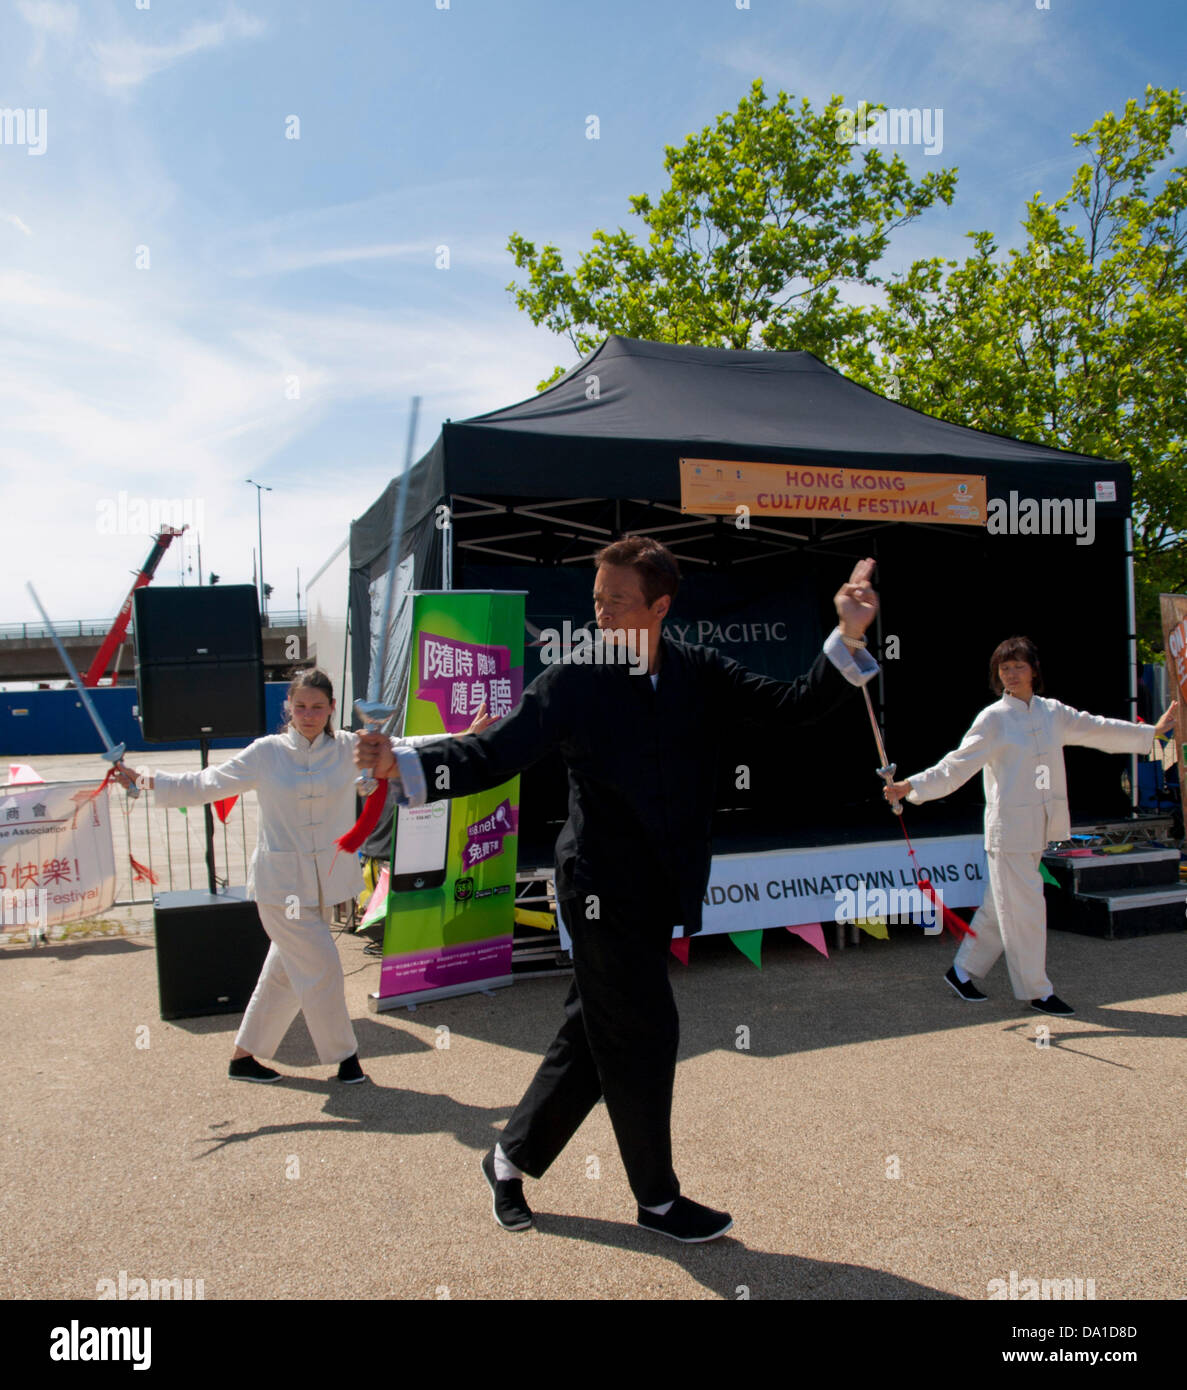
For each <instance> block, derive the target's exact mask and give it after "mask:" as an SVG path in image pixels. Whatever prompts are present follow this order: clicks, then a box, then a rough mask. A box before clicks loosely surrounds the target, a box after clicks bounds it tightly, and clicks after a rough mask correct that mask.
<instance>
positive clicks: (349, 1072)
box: [338, 1052, 367, 1086]
mask: <svg viewBox="0 0 1187 1390" xmlns="http://www.w3.org/2000/svg"><path fill="white" fill-rule="evenodd" d="M366 1079H367V1073H366V1072H365V1071H364V1070H363V1069H362V1067H360V1066H359V1054H358V1053H357V1052H353V1053H351V1055H350V1056H349V1057H347V1058H346V1060H345V1061H342V1062H339V1063H338V1080H339V1081H345V1082H346V1084H347V1085H348V1086H354V1085H356V1084H357V1083H358V1082H360V1081H366Z"/></svg>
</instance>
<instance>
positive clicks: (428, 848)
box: [391, 801, 449, 893]
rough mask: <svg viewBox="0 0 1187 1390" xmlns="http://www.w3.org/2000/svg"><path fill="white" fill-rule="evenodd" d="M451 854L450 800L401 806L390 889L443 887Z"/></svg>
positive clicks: (394, 890) (412, 889) (393, 890)
mask: <svg viewBox="0 0 1187 1390" xmlns="http://www.w3.org/2000/svg"><path fill="white" fill-rule="evenodd" d="M448 854H449V802H448V801H431V802H429V804H428V805H427V806H401V807H400V808H399V819H398V820H397V822H396V856H395V861H394V863H393V864H392V873H391V891H392V892H393V893H411V892H414V891H416V890H419V889H421V888H440V887H441V885H442V884H443V883H444V882H445V867H446V859H447V858H448Z"/></svg>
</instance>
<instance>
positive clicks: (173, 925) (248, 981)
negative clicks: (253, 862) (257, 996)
mask: <svg viewBox="0 0 1187 1390" xmlns="http://www.w3.org/2000/svg"><path fill="white" fill-rule="evenodd" d="M244 892H245V890H244V889H242V888H232V889H230V890H229V891H228V892H227V893H223V894H219V895H217V896H216V895H215V894H213V893H206V892H199V891H197V890H196V889H195V890H193V891H187V892H180V893H158V894H156V896H155V897H154V898H153V928H154V931H155V933H156V939H157V989H158V992H159V994H160V999H161V1017H162V1018H164V1019H170V1018H201V1017H204V1016H205V1015H207V1014H233V1013H242V1012H243V1010H244V1009H246V1008H247V1001H248V1000H249V999H250V998H251V992H252V990H253V989H255V985H256V980H257V979H258V978H259V974H260V970H261V968H262V967H263V964H264V957H265V956H266V955H267V954H268V946H269V944H270V943H269V941H268V935H267V933H266V932H265V931H264V928H263V927H262V926H261V925H260V916H259V913H258V912H257V911H256V905H255V903H253V902H248V901H247V900H246V898H245V897H244Z"/></svg>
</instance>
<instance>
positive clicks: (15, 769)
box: [8, 763, 45, 787]
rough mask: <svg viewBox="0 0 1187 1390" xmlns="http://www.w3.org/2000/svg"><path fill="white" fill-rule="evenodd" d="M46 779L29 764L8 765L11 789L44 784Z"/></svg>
mask: <svg viewBox="0 0 1187 1390" xmlns="http://www.w3.org/2000/svg"><path fill="white" fill-rule="evenodd" d="M44 781H45V778H44V777H42V776H41V775H40V774H39V773H37V772H34V770H33V769H32V768H31V767H30V766H29V764H28V763H9V764H8V785H9V786H10V787H16V786H21V785H24V784H27V783H32V782H44Z"/></svg>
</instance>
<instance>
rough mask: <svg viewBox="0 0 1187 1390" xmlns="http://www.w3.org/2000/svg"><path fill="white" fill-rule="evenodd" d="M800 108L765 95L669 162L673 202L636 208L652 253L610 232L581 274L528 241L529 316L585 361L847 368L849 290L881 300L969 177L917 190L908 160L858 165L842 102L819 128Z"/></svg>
mask: <svg viewBox="0 0 1187 1390" xmlns="http://www.w3.org/2000/svg"><path fill="white" fill-rule="evenodd" d="M793 102H794V98H792V97H789V96H788V95H787V94H786V93H784V92H780V93H779V94H778V96H777V97H776V98H775V100H774V101H773V102H770V103H768V101H767V98H766V95H765V92H764V89H763V84H762V82H761V81H756V82H755V83H754V84H753V86H752V87H751V89H750V93H749V95H747V96H745V97H744V98H743V99H742V101H741V102H739V104H738V109H737V110H736V111H734V112H726V113H725V114H723V115H722V116H720V117H719V118H718V120H717V122H716V124H715V125H712V126H706V127H705V128H704V129H703V130H702V131H701V132H700V133H699V134H694V135H690V136H689V137H688V139H687V140H686V141H685V142H684V144H683V146H681V147H679V148H676V147H675V146H672V145H669V146H667V147H666V149H665V152H664V168H665V170H666V171H667V173H668V175H669V177H670V183H669V186H668V187H667V188H666V189H665V190H664V192H663V193H661V194H660V196H659V197H658V199H656V200H654V201H653V200H652V198H651V197H649V196H648V195H647V194H646V193H640V194H638V195H636V196H635V197H632V198H631V199H630V207H631V211H632V212H633V213H634V214H635V215H636V216H637V217H638V218H640V219H641V221H642V223H643V225H644V227H645V228H646V236H645V238H643V239H639V238H636V237H635V236H634V235H633V234H632V233H631V232H628V231H626V230H625V229H623V228H621V227H620V228H619V229H618V230H617V231H616V232H606V231H595V232H594V233H593V246H592V247H591V249H590V250H589V251H587V252H586V253H585V255H584V256H582V257H581V259H580V260H579V261H578V263H577V265H576V267H575V268H574V269H572V270H567V269H566V268H565V265H564V262H563V260H562V257H561V253H560V251H559V250H558V249H557V248H556V247H555V246H543V247H541V248H540V249H539V250H537V248H536V246H535V244H534V243H533V242H531V241H528V240H527V239H526V238H525V237H523V236H521V235H519V234H518V233H516V234H514V235H513V236H512V237H511V238H510V240H509V242H508V249H509V250H510V252H511V253H512V255H513V256H514V257H515V264H516V265H517V266H518V267H519V268H520V269H521V270H526V271H527V282H526V283H525V284H514V283H513V284H511V285H509V286H508V289H509V290H510V291H511V292H512V293H513V294H514V295H515V302H516V304H517V305H518V306H519V308H521V309H523V310H525V311H526V312H527V313H528V314H529V315H530V316H531V319H532V322H533V323H536V324H544V325H546V326H547V327H548V328H550V329H551V330H552V331H553V332H554V333H558V334H561V335H563V336H565V337H567V338H568V340H569V341H570V343H571V344H572V345H573V347H574V348H575V349H576V351H577V353H578V354H579V355H581V356H584V355H585V354H586V353H587V352H590V351H592V349H593V348H594V347H596V346H597V344H598V343H599V342H601V340H602V339H603V338H604V337H605V336H606V335H607V334H611V333H617V334H621V335H622V336H624V337H630V338H648V339H651V340H652V341H655V342H667V343H696V344H698V345H700V346H702V347H728V348H761V347H767V348H778V349H784V350H787V349H795V348H806V349H807V350H808V351H810V352H814V353H816V354H817V356H819V357H822V358H824V359H826V360H827V359H829V358H831V357H833V356H835V354H836V352H837V349H838V346H839V344H841V343H842V342H844V341H845V340H846V339H847V338H850V337H852V336H853V335H862V334H863V333H864V332H865V329H866V313H865V310H864V309H863V308H861V307H860V306H858V305H855V304H853V303H850V302H847V301H846V300H845V299H844V298H843V297H842V295H841V287H842V286H844V285H851V286H852V285H862V286H876V285H879V284H881V280H880V278H879V276H878V275H877V274H876V273H875V268H876V266H877V264H878V262H879V260H880V259H881V258H882V256H883V254H884V252H885V250H886V248H887V245H888V243H889V240H890V237H891V235H892V233H893V232H894V231H895V230H896V229H897V228H899V227H901V226H902V225H903V224H904V223H906V222H909V221H910V220H911V219H912V218H914V217H917V216H919V214H920V213H921V212H923V211H924V210H925V209H926V208H928V207H930V206H931V204H932V203H933V202H935V200H936V199H937V198H938V199H940V200H942V201H943V202H945V203H950V202H951V201H952V193H953V189H954V188H955V186H956V174H955V171H953V170H939V171H936V172H935V173H928V174H926V175H925V176H924V177H923V178H922V179H921V180H919V181H918V182H916V181H914V180H912V179H911V178H910V177H909V175H908V172H907V166H906V165H905V164H904V163H903V161H902V159H900V158H899V156H898V155H894V156H893V157H892V158H890V159H886V158H884V157H883V155H882V154H881V153H880V152H879V151H878V150H877V149H874V148H866V149H865V151H864V156H863V157H862V158H861V159H858V158H856V157H855V154H856V152H857V150H858V149H859V148H860V147H857V146H854V145H852V144H849V143H842V141H841V140H840V139H839V138H838V134H839V131H840V130H841V128H842V125H843V122H842V121H841V119H840V118H839V116H838V112H839V111H840V110H841V107H842V102H843V98H842V97H839V96H834V97H832V98H831V100H830V101H829V103H828V105H827V106H826V107H825V109H824V111H823V112H821V113H820V114H819V115H818V114H815V113H814V112H813V110H812V107H811V104H810V103H809V102H808V101H807V100H806V99H804V100H803V101H801V102H800V105H799V109H798V110H797V109H796V108H795V107H794V105H793ZM869 109H870V110H871V111H878V110H881V109H883V108H881V107H878V106H871V107H870V108H869ZM562 371H563V368H559V367H558V368H557V370H556V372H555V373H554V375H553V377H552V378H550V380H554V379H555V377H556V376H558V375H560V373H561V372H562ZM546 384H547V383H541V385H542V386H543V385H546Z"/></svg>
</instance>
